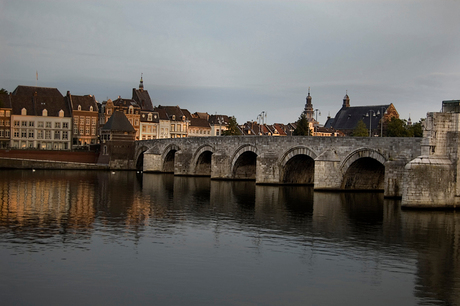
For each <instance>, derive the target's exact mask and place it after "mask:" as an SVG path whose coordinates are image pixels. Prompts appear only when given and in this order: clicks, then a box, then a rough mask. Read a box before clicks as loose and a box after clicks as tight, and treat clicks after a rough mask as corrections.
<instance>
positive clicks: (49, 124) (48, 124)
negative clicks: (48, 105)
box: [45, 121, 51, 129]
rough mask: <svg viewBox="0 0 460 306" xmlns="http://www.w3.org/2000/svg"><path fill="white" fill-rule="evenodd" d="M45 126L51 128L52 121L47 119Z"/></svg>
mask: <svg viewBox="0 0 460 306" xmlns="http://www.w3.org/2000/svg"><path fill="white" fill-rule="evenodd" d="M45 127H46V128H47V129H50V128H51V122H50V121H47V122H46V125H45Z"/></svg>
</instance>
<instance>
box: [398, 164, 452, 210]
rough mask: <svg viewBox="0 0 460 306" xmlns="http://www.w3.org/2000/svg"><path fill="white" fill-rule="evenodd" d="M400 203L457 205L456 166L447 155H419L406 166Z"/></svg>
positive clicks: (435, 205) (440, 205)
mask: <svg viewBox="0 0 460 306" xmlns="http://www.w3.org/2000/svg"><path fill="white" fill-rule="evenodd" d="M403 186H404V187H403V192H402V201H401V206H402V207H406V208H447V207H455V206H456V197H455V191H456V179H455V167H454V165H453V164H452V162H451V161H450V160H449V159H448V158H447V157H439V156H436V157H433V156H419V157H417V158H416V159H414V160H413V161H411V162H410V163H408V164H407V165H406V167H405V173H404V184H403Z"/></svg>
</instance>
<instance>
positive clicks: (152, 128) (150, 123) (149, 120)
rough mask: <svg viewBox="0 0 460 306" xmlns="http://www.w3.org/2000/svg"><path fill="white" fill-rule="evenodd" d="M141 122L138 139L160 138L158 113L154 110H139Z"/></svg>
mask: <svg viewBox="0 0 460 306" xmlns="http://www.w3.org/2000/svg"><path fill="white" fill-rule="evenodd" d="M140 118H141V122H140V128H139V131H140V133H139V139H140V140H148V139H158V138H160V136H159V133H160V114H159V113H158V112H154V111H141V117H140Z"/></svg>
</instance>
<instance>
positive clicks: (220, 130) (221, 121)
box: [217, 117, 224, 136]
mask: <svg viewBox="0 0 460 306" xmlns="http://www.w3.org/2000/svg"><path fill="white" fill-rule="evenodd" d="M217 122H219V136H222V123H223V122H224V121H223V119H222V117H218V118H217Z"/></svg>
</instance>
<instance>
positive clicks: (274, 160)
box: [256, 153, 282, 184]
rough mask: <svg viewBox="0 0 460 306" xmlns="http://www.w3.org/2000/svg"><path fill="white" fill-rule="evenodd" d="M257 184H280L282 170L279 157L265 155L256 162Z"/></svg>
mask: <svg viewBox="0 0 460 306" xmlns="http://www.w3.org/2000/svg"><path fill="white" fill-rule="evenodd" d="M256 169H257V172H256V184H280V183H282V182H281V181H280V170H279V167H278V155H276V154H273V153H271V154H268V153H267V154H263V155H260V156H258V157H257V161H256Z"/></svg>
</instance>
